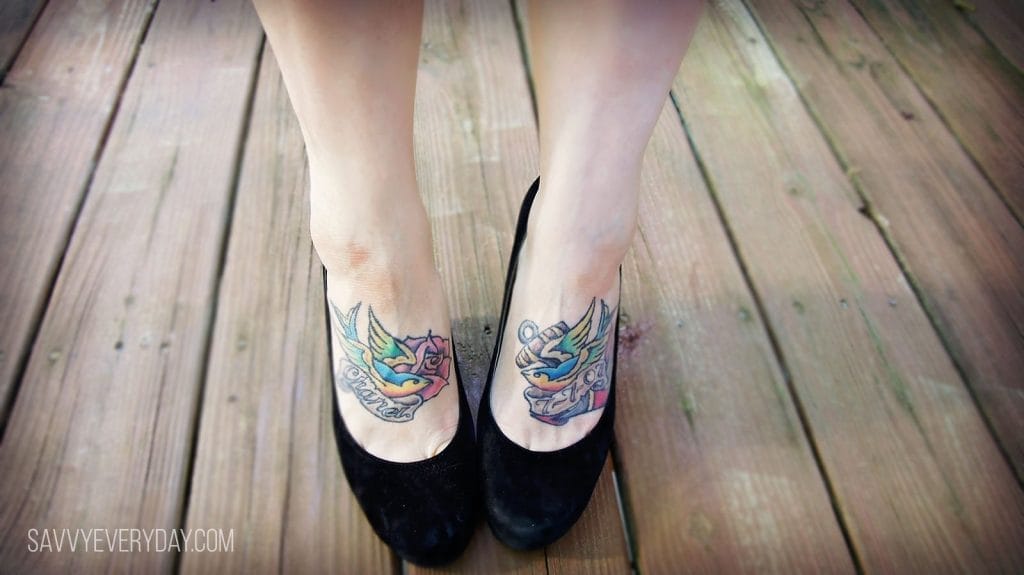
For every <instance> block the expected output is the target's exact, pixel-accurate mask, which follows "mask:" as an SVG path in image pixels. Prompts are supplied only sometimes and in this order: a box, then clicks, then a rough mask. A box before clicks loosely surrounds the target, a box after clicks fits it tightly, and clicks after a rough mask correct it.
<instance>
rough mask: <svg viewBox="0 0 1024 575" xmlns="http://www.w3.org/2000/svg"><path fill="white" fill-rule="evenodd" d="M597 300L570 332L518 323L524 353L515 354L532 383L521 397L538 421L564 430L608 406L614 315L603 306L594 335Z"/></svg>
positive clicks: (556, 326)
mask: <svg viewBox="0 0 1024 575" xmlns="http://www.w3.org/2000/svg"><path fill="white" fill-rule="evenodd" d="M596 301H597V298H594V299H592V300H591V301H590V307H589V308H587V311H586V313H584V314H583V317H582V318H580V320H579V321H578V322H577V323H576V325H575V326H573V327H572V328H570V327H569V326H568V325H566V324H565V322H564V321H560V322H558V323H556V324H554V325H551V326H549V327H547V328H545V329H543V330H541V329H539V328H538V326H537V324H536V323H535V322H533V321H530V320H525V321H524V322H523V323H521V324H519V341H520V343H522V344H523V348H522V349H521V350H520V351H519V354H518V355H516V366H517V367H518V368H519V372H520V373H521V374H523V377H524V378H526V381H527V382H528V383H529V384H530V386H529V387H527V388H526V391H524V392H523V395H524V397H526V401H527V402H528V403H529V404H530V415H532V416H533V417H534V418H535V419H538V420H540V421H543V422H544V423H550V424H551V425H565V424H566V423H567V422H568V421H569V420H570V419H571V418H573V417H575V416H577V415H580V414H582V413H587V412H588V411H594V410H596V409H600V408H602V407H604V404H605V402H607V401H608V393H609V391H610V390H609V387H610V385H609V371H608V362H609V360H608V357H607V355H606V354H605V351H606V350H607V349H608V342H609V340H610V339H611V329H609V328H610V326H611V323H612V315H613V313H612V312H613V310H610V309H608V305H607V304H605V303H604V300H602V301H601V315H600V317H599V318H598V321H597V329H596V330H595V329H594V328H593V323H594V322H593V319H594V307H595V303H596ZM591 331H594V334H593V336H591V333H590V332H591Z"/></svg>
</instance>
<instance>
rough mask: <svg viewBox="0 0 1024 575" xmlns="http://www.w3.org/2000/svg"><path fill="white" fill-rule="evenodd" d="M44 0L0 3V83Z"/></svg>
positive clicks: (13, 0)
mask: <svg viewBox="0 0 1024 575" xmlns="http://www.w3.org/2000/svg"><path fill="white" fill-rule="evenodd" d="M45 5H46V0H7V1H6V2H3V3H0V81H3V78H4V75H5V74H7V70H9V69H10V68H11V63H12V62H14V58H15V57H16V56H17V55H18V50H19V49H20V48H21V46H22V43H23V42H24V41H25V37H26V36H28V33H29V32H30V31H31V30H32V25H33V24H35V21H36V18H37V17H38V16H39V13H40V12H41V11H42V10H43V6H45Z"/></svg>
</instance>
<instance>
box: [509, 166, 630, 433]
mask: <svg viewBox="0 0 1024 575" xmlns="http://www.w3.org/2000/svg"><path fill="white" fill-rule="evenodd" d="M556 185H557V184H556ZM580 185H584V184H579V183H577V184H574V186H580ZM585 190H586V191H585V192H583V193H582V194H581V193H580V189H578V188H577V189H568V188H567V187H561V188H557V187H555V185H552V186H548V185H547V184H546V182H544V181H543V180H542V183H541V188H540V191H539V193H538V195H537V199H536V201H535V203H534V205H533V208H532V210H531V214H530V220H529V225H528V232H527V235H526V239H525V241H524V243H523V246H522V251H521V252H520V254H519V259H518V269H517V278H516V284H515V289H514V291H513V294H512V301H511V303H510V307H509V315H508V323H507V324H506V328H505V334H504V335H503V338H502V346H501V349H500V350H499V356H498V364H497V366H496V371H495V376H494V380H493V385H492V388H491V392H490V402H491V408H492V411H493V413H494V419H495V420H496V422H497V423H498V426H499V427H500V428H501V431H502V432H503V433H504V434H505V435H506V436H507V437H508V438H509V439H511V440H512V441H514V442H515V443H516V444H518V445H519V446H521V447H524V448H526V449H529V450H531V451H555V450H558V449H562V448H564V447H568V446H569V445H572V444H574V443H576V442H577V441H579V440H580V439H581V438H583V437H584V436H585V435H586V434H587V433H588V432H589V431H590V430H591V429H593V428H594V426H595V425H596V424H597V422H598V420H599V419H600V418H601V413H602V412H603V410H604V405H605V402H606V401H607V399H608V392H609V383H610V379H611V374H612V369H613V365H612V357H613V346H614V340H613V338H614V336H615V328H616V325H615V322H616V321H617V311H618V310H617V309H616V307H617V303H618V301H619V289H620V286H619V266H620V264H621V263H622V259H623V257H624V256H625V254H626V251H627V250H628V248H629V244H630V241H631V239H632V235H633V229H634V226H635V223H634V222H635V216H634V215H632V214H630V213H622V212H616V211H614V210H607V211H605V213H604V214H601V213H600V212H601V205H602V204H604V205H608V204H607V202H601V201H595V202H580V201H579V198H581V197H583V198H594V199H595V200H600V199H602V198H603V199H606V200H607V199H608V198H610V197H611V196H606V195H605V194H604V193H602V192H601V191H600V190H599V189H598V188H597V186H593V187H590V188H585ZM585 204H589V205H585Z"/></svg>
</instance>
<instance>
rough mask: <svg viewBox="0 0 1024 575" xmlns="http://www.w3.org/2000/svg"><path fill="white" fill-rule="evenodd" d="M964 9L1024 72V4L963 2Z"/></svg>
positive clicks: (987, 0) (998, 0)
mask: <svg viewBox="0 0 1024 575" xmlns="http://www.w3.org/2000/svg"><path fill="white" fill-rule="evenodd" d="M959 6H960V12H961V13H963V14H964V16H965V17H966V18H967V19H968V20H969V21H971V22H973V23H974V25H975V26H977V27H978V29H979V30H980V31H981V33H982V35H984V36H985V37H986V38H988V39H989V41H990V42H992V43H993V44H995V46H996V48H998V49H999V51H1000V52H1002V54H1003V56H1005V57H1006V59H1007V60H1009V61H1010V62H1012V63H1013V65H1014V66H1016V67H1017V69H1018V70H1020V71H1021V72H1024V4H1022V3H1020V2H1007V1H1006V0H971V2H970V3H966V2H961V3H960V4H959Z"/></svg>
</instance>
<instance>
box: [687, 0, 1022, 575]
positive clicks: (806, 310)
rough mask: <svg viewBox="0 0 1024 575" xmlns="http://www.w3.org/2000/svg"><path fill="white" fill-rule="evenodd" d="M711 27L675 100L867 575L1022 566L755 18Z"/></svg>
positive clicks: (890, 284) (1014, 532)
mask: <svg viewBox="0 0 1024 575" xmlns="http://www.w3.org/2000/svg"><path fill="white" fill-rule="evenodd" d="M709 8H712V7H709ZM704 23H705V24H706V26H705V27H704V28H703V29H702V30H701V32H702V36H701V37H700V39H699V41H697V40H695V41H694V46H693V47H692V48H691V52H690V54H689V59H690V60H689V64H691V65H689V66H684V67H683V70H682V73H681V75H680V76H679V77H678V78H677V80H676V84H675V93H676V94H677V96H678V98H679V101H680V108H681V110H682V115H683V117H684V119H685V122H686V126H687V129H688V131H689V134H690V136H691V138H692V140H693V141H694V142H695V145H696V149H697V151H698V154H699V157H700V159H701V161H702V164H703V167H704V169H705V170H706V173H707V175H708V178H709V181H710V182H711V184H712V189H713V192H714V194H715V196H716V198H717V201H718V202H719V205H720V206H721V208H722V211H723V213H724V215H725V217H726V219H727V221H728V224H729V228H730V230H731V231H732V235H733V237H734V239H735V242H736V244H737V246H738V249H739V252H740V254H741V256H742V258H743V260H744V263H745V265H746V269H747V272H748V274H749V277H750V278H751V280H752V282H753V285H754V287H755V289H756V290H757V292H758V295H759V299H760V301H761V302H762V304H763V307H764V310H765V312H766V314H767V316H766V319H767V321H768V323H769V325H770V327H771V329H772V330H773V332H774V334H775V337H776V339H777V341H778V345H779V349H780V350H781V353H782V356H783V358H784V360H785V362H786V367H787V368H788V370H789V373H790V374H791V376H792V381H793V385H794V388H795V389H796V390H797V393H798V400H799V402H800V405H801V406H802V409H803V412H804V413H805V415H806V418H807V422H808V424H809V427H810V430H811V433H812V435H813V438H814V440H815V442H816V445H817V448H818V451H819V452H820V454H821V460H822V462H823V464H824V469H825V472H826V473H827V475H828V477H829V479H830V481H831V485H832V486H833V489H834V492H835V496H836V504H837V507H838V509H839V510H840V512H841V513H842V515H843V518H844V521H845V523H846V525H847V527H848V532H849V535H850V538H851V541H852V544H853V546H854V548H855V551H856V552H857V554H858V557H859V559H860V562H861V564H862V566H863V568H864V569H865V570H866V571H882V572H936V571H944V570H949V569H956V570H962V571H967V572H988V571H1019V570H1020V569H1021V566H1022V565H1024V553H1022V549H1024V545H1021V543H1022V541H1024V525H1022V524H1021V522H1020V517H1021V514H1022V512H1024V496H1022V493H1021V490H1020V489H1019V488H1018V485H1017V483H1016V481H1015V479H1014V477H1013V474H1012V471H1011V469H1010V467H1009V465H1008V464H1007V462H1006V460H1005V459H1004V458H1003V457H1002V455H1001V454H1000V453H999V451H998V449H997V447H996V445H995V442H994V440H993V438H992V437H991V436H990V435H989V433H988V430H987V429H986V427H985V425H984V422H983V420H982V418H981V416H980V414H979V412H978V411H977V409H976V406H975V404H974V402H973V401H972V399H971V397H970V395H969V394H968V392H967V389H966V388H965V385H964V383H963V381H961V379H960V377H959V375H958V373H957V371H956V370H955V368H954V366H953V365H952V362H951V360H950V358H949V357H948V356H947V355H946V353H945V351H944V350H943V348H942V345H941V343H940V341H939V339H938V337H937V335H936V334H935V333H934V331H933V330H932V329H931V326H930V324H929V321H928V318H927V317H926V315H925V313H924V311H923V310H922V309H921V307H920V306H919V305H918V303H917V301H916V299H915V297H914V294H913V292H912V291H911V289H910V287H909V285H908V283H907V280H906V278H905V277H904V276H903V275H902V274H901V272H900V269H899V267H898V266H897V264H896V261H895V259H894V257H893V256H892V254H891V253H890V252H889V250H888V249H887V247H886V245H885V243H884V241H883V239H882V237H881V236H880V234H879V233H878V231H877V230H876V228H875V226H874V224H873V223H872V222H871V221H869V220H868V219H867V218H865V217H864V216H863V215H861V213H860V212H859V211H858V208H859V207H860V202H859V199H858V196H857V195H856V193H855V191H854V190H853V188H852V187H851V185H850V183H849V182H848V180H847V179H846V176H845V174H844V173H843V171H842V169H841V168H840V166H839V164H838V162H837V161H836V159H835V157H834V156H833V155H832V153H831V151H830V150H829V148H828V145H827V143H826V140H825V138H823V137H822V136H821V134H820V133H819V132H818V129H817V127H816V126H815V124H814V122H813V120H812V119H811V117H810V116H809V114H808V113H807V111H806V109H805V108H804V106H803V103H802V102H801V100H800V98H799V95H798V94H797V92H796V90H795V89H794V87H793V84H792V83H791V81H790V79H789V78H788V77H787V76H786V75H785V74H784V72H783V71H782V69H781V68H780V66H779V65H778V63H777V62H776V61H775V59H774V57H773V55H772V53H771V51H770V49H769V47H768V46H767V44H766V42H765V40H764V38H763V36H762V35H761V33H760V31H759V30H758V29H757V27H756V25H755V23H754V21H753V19H752V18H751V16H750V15H749V13H748V12H747V11H746V10H745V9H744V7H743V6H742V5H741V4H739V3H738V2H735V1H727V2H717V3H715V5H714V6H713V8H712V9H709V10H708V12H707V13H706V20H705V22H704ZM954 271H955V270H954Z"/></svg>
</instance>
